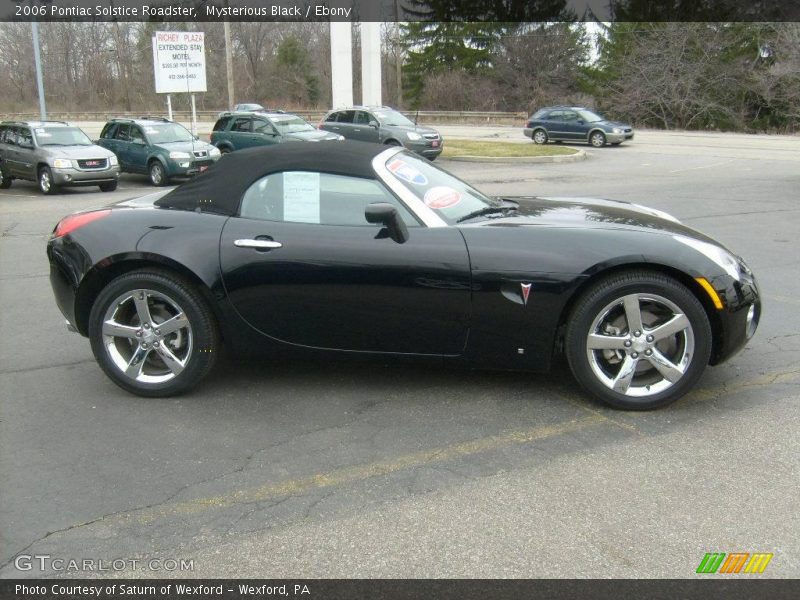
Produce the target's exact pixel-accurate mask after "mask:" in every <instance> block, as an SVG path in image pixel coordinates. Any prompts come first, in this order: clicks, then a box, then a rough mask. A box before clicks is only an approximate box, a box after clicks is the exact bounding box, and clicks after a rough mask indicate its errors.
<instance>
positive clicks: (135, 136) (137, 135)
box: [131, 125, 144, 142]
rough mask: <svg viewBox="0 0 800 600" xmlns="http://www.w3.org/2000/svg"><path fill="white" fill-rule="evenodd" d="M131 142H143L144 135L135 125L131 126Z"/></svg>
mask: <svg viewBox="0 0 800 600" xmlns="http://www.w3.org/2000/svg"><path fill="white" fill-rule="evenodd" d="M131 141H132V142H133V141H140V142H144V133H142V130H141V128H140V127H137V126H136V125H131Z"/></svg>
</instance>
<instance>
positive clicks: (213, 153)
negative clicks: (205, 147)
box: [208, 146, 222, 157]
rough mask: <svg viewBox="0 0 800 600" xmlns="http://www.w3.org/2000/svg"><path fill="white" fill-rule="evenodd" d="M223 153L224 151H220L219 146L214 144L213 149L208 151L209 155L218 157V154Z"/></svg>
mask: <svg viewBox="0 0 800 600" xmlns="http://www.w3.org/2000/svg"><path fill="white" fill-rule="evenodd" d="M221 154H222V153H221V152H220V151H219V148H216V147H214V146H212V147H211V150H209V151H208V155H209V156H214V157H216V156H220V155H221Z"/></svg>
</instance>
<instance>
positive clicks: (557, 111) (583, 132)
mask: <svg viewBox="0 0 800 600" xmlns="http://www.w3.org/2000/svg"><path fill="white" fill-rule="evenodd" d="M524 132H525V135H526V136H528V137H529V138H531V139H532V140H533V141H534V142H535V143H537V144H546V143H547V142H548V141H554V142H586V143H589V144H591V145H592V146H594V147H595V148H602V147H603V146H605V145H606V144H611V145H612V146H616V145H618V144H621V143H622V142H624V141H625V140H632V139H633V127H631V126H630V125H628V124H626V123H619V122H617V121H609V120H607V119H605V118H604V117H602V116H600V115H598V114H597V113H596V112H594V111H591V110H589V109H588V108H582V107H580V106H550V107H547V108H542V109H540V110H537V111H536V112H535V113H534V114H533V115H531V117H530V118H529V119H528V122H527V123H526V124H525V129H524Z"/></svg>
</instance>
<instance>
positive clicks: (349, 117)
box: [336, 110, 356, 123]
mask: <svg viewBox="0 0 800 600" xmlns="http://www.w3.org/2000/svg"><path fill="white" fill-rule="evenodd" d="M355 116H356V111H354V110H343V111H342V112H340V113H339V116H338V117H337V118H336V122H337V123H352V122H353V119H354V118H355Z"/></svg>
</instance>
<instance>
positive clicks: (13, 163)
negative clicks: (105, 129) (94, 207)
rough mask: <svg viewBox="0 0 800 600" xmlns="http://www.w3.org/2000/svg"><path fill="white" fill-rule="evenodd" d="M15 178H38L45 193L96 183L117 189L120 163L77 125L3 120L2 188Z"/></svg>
mask: <svg viewBox="0 0 800 600" xmlns="http://www.w3.org/2000/svg"><path fill="white" fill-rule="evenodd" d="M13 179H27V180H29V181H36V182H37V183H38V184H39V189H40V190H41V191H42V192H43V193H45V194H57V193H58V192H59V190H60V189H61V187H62V186H73V185H97V186H99V187H100V189H101V190H102V191H104V192H113V191H114V190H115V189H117V180H118V179H119V165H118V164H117V157H116V156H115V155H114V153H113V152H111V151H110V150H106V149H105V148H101V147H100V146H98V145H96V144H95V143H94V142H92V140H90V139H89V137H88V136H87V135H86V134H85V133H84V132H83V131H82V130H81V129H80V128H78V127H73V126H71V125H69V124H68V123H64V122H62V121H3V122H2V123H0V188H3V189H5V188H8V187H9V186H10V185H11V181H12V180H13Z"/></svg>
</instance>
